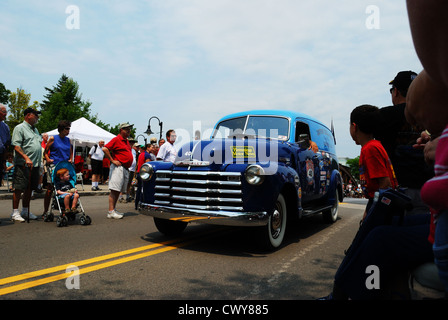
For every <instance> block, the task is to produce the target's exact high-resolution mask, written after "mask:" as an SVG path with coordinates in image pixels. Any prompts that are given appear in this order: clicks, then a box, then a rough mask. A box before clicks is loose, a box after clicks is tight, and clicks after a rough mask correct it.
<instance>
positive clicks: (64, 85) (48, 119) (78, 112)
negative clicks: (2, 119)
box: [37, 74, 93, 132]
mask: <svg viewBox="0 0 448 320" xmlns="http://www.w3.org/2000/svg"><path fill="white" fill-rule="evenodd" d="M45 90H47V91H48V93H47V94H46V95H45V96H44V98H45V99H44V101H43V102H42V103H41V105H40V106H41V112H42V115H41V116H40V119H39V122H38V124H37V127H38V129H39V131H40V132H47V131H50V130H53V129H55V128H56V127H57V125H58V123H59V121H60V120H68V121H75V120H77V119H79V118H81V117H85V118H86V119H88V120H91V119H92V118H93V117H92V116H91V115H90V106H91V102H89V101H84V100H82V95H81V94H80V93H79V85H78V83H77V82H76V81H74V80H73V79H72V78H69V77H67V76H66V75H65V74H63V75H62V76H61V78H60V79H59V81H58V83H57V85H56V86H55V87H53V88H52V89H50V88H47V87H45Z"/></svg>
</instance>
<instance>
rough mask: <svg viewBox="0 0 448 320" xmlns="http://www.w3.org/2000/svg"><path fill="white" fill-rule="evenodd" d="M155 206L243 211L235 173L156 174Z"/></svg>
mask: <svg viewBox="0 0 448 320" xmlns="http://www.w3.org/2000/svg"><path fill="white" fill-rule="evenodd" d="M154 204H159V205H167V206H172V207H179V208H186V209H198V210H225V211H243V199H242V192H241V174H240V173H238V172H210V171H169V170H159V171H157V172H156V186H155V201H154Z"/></svg>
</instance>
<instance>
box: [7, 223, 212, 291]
mask: <svg viewBox="0 0 448 320" xmlns="http://www.w3.org/2000/svg"><path fill="white" fill-rule="evenodd" d="M215 231H216V230H215ZM210 232H212V231H208V232H205V233H201V234H200V235H197V236H194V237H190V238H178V239H173V240H169V241H165V242H161V243H154V244H151V245H147V246H142V247H138V248H134V249H129V250H125V251H120V252H116V253H111V254H106V255H103V256H99V257H95V258H91V259H86V260H81V261H77V262H73V263H68V264H63V265H60V266H56V267H52V268H47V269H42V270H38V271H33V272H28V273H24V274H20V275H17V276H11V277H7V278H3V279H0V286H5V285H7V284H11V283H16V282H21V281H22V282H23V281H25V280H28V279H32V278H37V277H41V278H39V279H36V280H31V281H27V282H23V283H19V284H16V285H10V286H7V287H5V288H0V296H1V295H5V294H9V293H13V292H17V291H21V290H25V289H29V288H33V287H37V286H40V285H43V284H47V283H51V282H55V281H59V280H63V279H66V278H68V277H71V276H73V273H72V272H66V270H67V268H68V267H73V266H76V267H78V268H79V274H85V273H89V272H92V271H97V270H100V269H104V268H108V267H112V266H116V265H119V264H122V263H126V262H130V261H134V260H138V259H142V258H146V257H149V256H153V255H156V254H159V253H162V252H167V251H170V250H174V249H178V248H181V247H185V246H187V245H190V244H193V243H195V242H198V241H199V240H200V236H203V235H205V234H207V233H210ZM159 247H160V248H159ZM155 248H159V249H156V250H152V249H155ZM148 250H150V251H148ZM143 251H144V252H143ZM139 252H140V253H139ZM120 257H121V258H120ZM116 258H118V259H116ZM111 259H114V260H111ZM106 260H111V261H106ZM102 261H106V262H102ZM98 262H102V263H99V264H95V263H98ZM91 264H94V265H91ZM87 265H91V266H87ZM81 266H86V267H85V268H80V267H81ZM61 271H63V273H58V274H56V275H51V274H53V273H57V272H61ZM46 275H49V276H47V277H43V276H46ZM42 277H43V278H42Z"/></svg>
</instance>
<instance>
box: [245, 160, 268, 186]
mask: <svg viewBox="0 0 448 320" xmlns="http://www.w3.org/2000/svg"><path fill="white" fill-rule="evenodd" d="M245 175H246V181H247V182H248V183H249V184H252V185H259V184H262V183H263V181H264V175H265V174H264V169H263V168H262V167H260V166H259V165H256V164H253V165H250V166H248V167H247V169H246V173H245Z"/></svg>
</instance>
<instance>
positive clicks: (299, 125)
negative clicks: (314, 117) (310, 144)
mask: <svg viewBox="0 0 448 320" xmlns="http://www.w3.org/2000/svg"><path fill="white" fill-rule="evenodd" d="M302 134H307V135H308V139H310V140H311V134H310V127H309V126H308V125H307V124H306V123H304V122H300V121H297V122H296V135H295V142H296V143H298V142H299V141H300V140H302V139H301V138H300V135H302Z"/></svg>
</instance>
